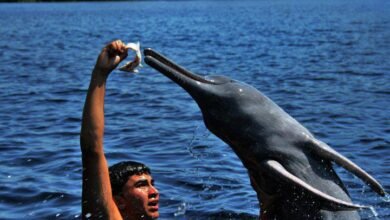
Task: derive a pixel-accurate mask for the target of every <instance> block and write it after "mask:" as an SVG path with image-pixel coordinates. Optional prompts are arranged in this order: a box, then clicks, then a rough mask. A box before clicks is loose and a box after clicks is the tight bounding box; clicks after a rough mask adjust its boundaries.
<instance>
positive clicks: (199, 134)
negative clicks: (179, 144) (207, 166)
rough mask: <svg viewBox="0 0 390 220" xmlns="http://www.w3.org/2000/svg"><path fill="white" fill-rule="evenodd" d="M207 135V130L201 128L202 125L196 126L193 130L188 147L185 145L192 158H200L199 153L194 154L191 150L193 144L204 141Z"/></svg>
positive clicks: (208, 133)
mask: <svg viewBox="0 0 390 220" xmlns="http://www.w3.org/2000/svg"><path fill="white" fill-rule="evenodd" d="M209 135H210V132H209V130H207V129H206V128H205V127H204V126H203V124H199V125H197V126H196V128H195V130H194V133H193V134H192V138H191V141H190V143H188V145H187V149H188V151H189V153H190V155H191V156H192V157H193V158H195V159H197V160H199V159H200V157H201V155H200V154H199V153H196V152H194V150H193V146H194V143H195V142H196V141H200V140H204V139H206V138H207V137H208V136H209Z"/></svg>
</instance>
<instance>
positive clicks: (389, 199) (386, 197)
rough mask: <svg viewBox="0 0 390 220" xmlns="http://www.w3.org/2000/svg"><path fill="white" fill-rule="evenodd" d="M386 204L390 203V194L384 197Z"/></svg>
mask: <svg viewBox="0 0 390 220" xmlns="http://www.w3.org/2000/svg"><path fill="white" fill-rule="evenodd" d="M382 200H383V201H384V202H390V194H388V193H386V194H385V196H384V197H382Z"/></svg>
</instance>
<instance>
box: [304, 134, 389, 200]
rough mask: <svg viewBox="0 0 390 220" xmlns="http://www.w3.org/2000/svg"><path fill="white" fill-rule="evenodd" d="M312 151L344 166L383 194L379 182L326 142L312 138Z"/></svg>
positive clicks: (383, 191)
mask: <svg viewBox="0 0 390 220" xmlns="http://www.w3.org/2000/svg"><path fill="white" fill-rule="evenodd" d="M312 146H313V149H312V150H313V151H314V152H315V153H316V154H317V155H318V156H320V157H322V158H324V159H327V160H331V161H334V162H335V163H337V164H338V165H340V166H342V167H344V168H345V169H346V170H348V171H350V172H352V173H353V174H355V175H356V176H357V177H359V178H360V179H362V180H363V181H364V182H365V183H367V184H368V185H369V186H370V187H371V189H372V190H374V191H375V192H376V193H378V194H379V195H381V196H384V195H385V190H384V189H383V187H382V186H381V184H380V183H379V182H378V181H377V180H375V179H374V178H373V177H372V176H370V174H368V173H366V171H364V170H363V169H362V168H360V167H359V166H358V165H356V164H355V163H354V162H352V161H350V160H349V159H348V158H346V157H344V156H343V155H341V154H339V153H338V152H337V151H335V150H333V149H332V148H331V147H329V146H328V145H327V144H325V143H324V142H322V141H319V140H316V139H314V140H312Z"/></svg>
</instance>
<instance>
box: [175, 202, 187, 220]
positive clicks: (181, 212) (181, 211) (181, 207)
mask: <svg viewBox="0 0 390 220" xmlns="http://www.w3.org/2000/svg"><path fill="white" fill-rule="evenodd" d="M186 211H187V204H186V203H185V202H182V203H181V204H180V205H179V207H177V210H176V212H175V213H173V215H174V216H175V217H177V216H180V215H184V214H186Z"/></svg>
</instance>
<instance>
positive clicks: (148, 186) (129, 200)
mask: <svg viewBox="0 0 390 220" xmlns="http://www.w3.org/2000/svg"><path fill="white" fill-rule="evenodd" d="M122 192H123V195H122V198H123V200H122V201H123V202H122V204H123V205H125V213H123V214H125V215H126V216H123V217H124V218H126V217H127V218H129V219H132V218H135V219H156V218H158V216H159V213H158V200H159V193H158V190H157V189H156V188H155V187H154V180H153V178H152V177H151V176H150V175H149V174H141V175H132V176H131V177H130V178H129V180H128V181H127V182H126V184H125V185H124V187H123V191H122ZM123 214H122V215H123Z"/></svg>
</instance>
